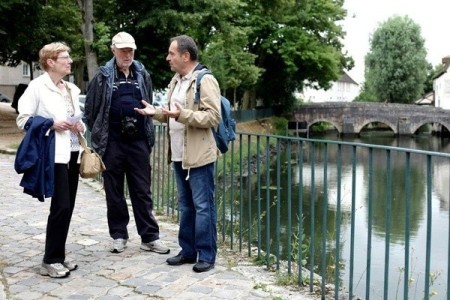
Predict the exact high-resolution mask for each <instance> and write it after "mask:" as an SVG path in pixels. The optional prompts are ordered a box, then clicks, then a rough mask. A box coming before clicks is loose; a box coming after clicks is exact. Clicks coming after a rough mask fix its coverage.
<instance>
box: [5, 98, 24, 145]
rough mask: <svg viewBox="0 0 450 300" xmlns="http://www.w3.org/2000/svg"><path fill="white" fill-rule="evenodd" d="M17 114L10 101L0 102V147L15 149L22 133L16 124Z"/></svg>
mask: <svg viewBox="0 0 450 300" xmlns="http://www.w3.org/2000/svg"><path fill="white" fill-rule="evenodd" d="M16 118H17V114H16V111H15V110H14V109H13V108H12V107H11V104H10V103H0V148H12V149H16V148H17V147H18V146H19V144H20V141H21V140H22V138H23V133H22V131H20V130H19V129H18V128H17V125H16Z"/></svg>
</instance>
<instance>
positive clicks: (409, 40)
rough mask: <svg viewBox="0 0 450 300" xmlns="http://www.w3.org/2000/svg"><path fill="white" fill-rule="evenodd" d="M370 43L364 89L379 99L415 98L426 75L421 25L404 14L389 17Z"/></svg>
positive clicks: (409, 101) (396, 100) (405, 101)
mask: <svg viewBox="0 0 450 300" xmlns="http://www.w3.org/2000/svg"><path fill="white" fill-rule="evenodd" d="M370 44H371V45H370V52H369V53H368V54H367V56H366V58H365V60H366V74H365V76H366V78H365V82H366V84H367V91H369V93H372V92H373V95H374V96H375V97H376V98H377V99H378V100H379V101H381V102H383V101H387V102H391V103H394V102H396V103H412V102H414V101H415V100H417V99H418V98H419V97H420V96H421V95H422V92H423V90H424V83H425V80H426V76H427V61H426V50H425V47H424V39H423V38H422V36H421V28H420V26H419V25H417V24H416V23H414V21H413V20H412V19H410V18H409V17H406V16H405V17H400V16H394V17H391V18H389V19H388V20H387V21H386V22H384V23H382V24H381V25H380V26H379V28H378V29H377V30H376V31H375V32H374V34H373V36H372V38H371V43H370ZM369 98H370V97H369Z"/></svg>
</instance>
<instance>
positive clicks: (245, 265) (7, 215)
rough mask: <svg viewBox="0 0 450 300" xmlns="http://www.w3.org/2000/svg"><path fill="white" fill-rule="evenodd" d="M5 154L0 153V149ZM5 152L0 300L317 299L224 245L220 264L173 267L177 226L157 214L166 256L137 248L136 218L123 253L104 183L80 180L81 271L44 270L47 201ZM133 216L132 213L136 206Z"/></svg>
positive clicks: (77, 244) (72, 235)
mask: <svg viewBox="0 0 450 300" xmlns="http://www.w3.org/2000/svg"><path fill="white" fill-rule="evenodd" d="M0 152H1V151H0ZM5 153H7V152H3V153H1V154H0V178H1V179H0V180H1V187H0V190H1V192H0V300H3V299H111V300H114V299H316V298H317V297H313V296H312V295H308V292H307V291H306V290H295V289H293V288H286V287H281V286H278V285H276V284H274V282H275V279H274V278H275V277H274V274H273V272H269V271H267V270H266V269H265V267H257V266H254V265H253V264H251V263H249V262H248V261H247V262H245V260H238V261H237V262H236V261H235V257H233V256H232V257H231V259H230V255H229V253H226V251H223V250H219V255H218V259H217V263H216V267H215V268H214V269H213V270H211V271H209V272H205V273H195V272H193V271H192V265H183V266H178V267H172V266H169V265H167V264H166V262H165V261H166V259H167V258H168V257H170V256H172V255H175V254H177V253H178V251H179V247H178V244H177V232H178V226H177V225H176V224H174V223H173V222H171V221H168V220H164V219H163V217H159V216H158V217H157V218H158V220H159V224H160V230H161V240H162V241H164V243H166V245H167V246H169V247H170V248H171V253H170V254H167V255H161V254H156V253H153V252H145V251H142V250H140V249H139V245H140V238H139V236H138V234H137V232H136V228H135V225H134V219H133V218H132V219H131V221H130V224H129V233H130V240H129V243H128V247H127V249H126V250H125V251H124V252H122V253H120V254H113V253H110V252H109V247H110V243H111V240H110V237H109V234H108V228H107V223H106V205H105V200H104V195H103V191H102V189H101V187H99V186H98V185H97V184H96V183H95V182H94V181H93V180H85V179H80V185H79V189H78V196H77V201H76V206H75V211H74V214H73V218H72V222H71V227H70V232H69V236H68V241H67V258H68V259H69V260H72V261H75V262H77V263H78V265H79V268H78V270H75V271H72V272H71V274H70V276H69V277H67V278H63V279H53V278H49V277H45V276H41V275H39V272H38V267H39V265H40V263H41V260H42V257H43V250H44V241H45V228H46V221H47V217H48V209H49V203H50V199H47V200H46V201H45V202H44V203H42V202H39V201H38V200H36V199H33V198H31V197H30V196H29V195H26V194H24V193H23V191H22V188H21V187H20V186H19V182H20V179H21V175H18V174H16V172H15V170H14V167H13V166H14V158H15V156H14V155H11V154H5ZM130 215H131V216H132V213H131V210H130Z"/></svg>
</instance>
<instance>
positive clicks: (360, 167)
mask: <svg viewBox="0 0 450 300" xmlns="http://www.w3.org/2000/svg"><path fill="white" fill-rule="evenodd" d="M155 132H156V136H157V138H156V140H157V141H156V144H155V147H154V149H153V152H152V167H153V172H152V187H151V188H152V195H153V201H154V204H155V207H156V209H157V210H158V211H160V212H163V213H164V214H166V215H168V216H172V217H174V218H177V217H178V206H177V196H176V185H175V180H174V175H173V170H172V168H171V165H170V164H169V163H168V162H167V157H166V153H167V143H168V138H167V129H166V127H165V126H162V125H155ZM449 158H450V155H449V154H447V153H440V152H431V151H421V150H413V149H406V148H398V147H388V146H380V145H370V144H361V143H349V142H338V141H329V140H315V139H304V138H293V137H285V136H274V135H262V134H250V133H238V135H237V139H236V141H234V142H233V143H232V145H231V149H230V150H229V151H228V152H227V153H226V154H224V155H222V156H221V157H220V159H219V160H218V161H217V163H216V168H215V177H216V178H215V180H216V189H215V192H216V204H217V216H218V232H219V239H220V240H221V247H229V248H230V249H235V250H238V251H240V252H242V251H246V252H247V255H248V256H249V257H253V258H254V259H255V261H257V262H262V263H264V264H265V265H267V266H268V267H275V268H276V269H277V270H278V271H279V272H280V274H287V276H289V277H291V278H292V279H293V280H295V282H296V284H298V285H308V286H309V288H310V291H311V292H312V291H313V290H314V289H315V288H317V287H320V290H321V297H322V298H323V299H324V298H325V295H329V293H330V291H327V289H329V285H331V286H333V291H332V294H333V296H334V298H335V299H342V297H344V298H347V299H348V298H349V299H353V298H357V297H359V298H358V299H362V298H364V299H410V298H411V299H414V298H416V299H429V298H430V297H433V296H434V295H435V293H437V295H438V296H437V298H439V299H450V298H449V297H450V296H449V293H448V286H449V283H450V279H449V278H450V277H449V273H450V271H449V270H450V264H449V260H448V257H449V255H450V254H449V253H450V252H449V248H450V238H449V229H450V225H449V224H450V222H449V217H448V215H449V214H448V196H449V195H448V194H447V195H444V196H446V197H444V198H445V201H447V210H446V212H444V213H443V215H444V221H442V220H441V219H440V222H441V223H439V224H436V223H434V222H433V221H434V220H433V218H434V213H433V211H434V210H436V209H438V208H437V207H436V204H435V200H434V199H435V198H436V195H434V194H435V191H434V189H436V188H435V187H433V176H436V174H435V173H436V172H437V171H436V170H437V169H436V168H439V170H450V164H449V162H450V160H449ZM444 173H445V172H444ZM448 173H450V171H447V175H448ZM422 179H423V180H422ZM447 183H450V182H447ZM447 186H448V185H447ZM447 193H448V190H447ZM422 195H423V197H422ZM442 201H444V200H441V202H442ZM445 201H444V202H445ZM361 203H362V204H361ZM443 206H445V205H443ZM362 207H363V208H362ZM422 212H423V214H422ZM440 215H442V213H440ZM445 216H447V218H446V219H445ZM399 224H400V225H399ZM419 224H422V225H420V226H422V227H420V228H423V229H418V226H419ZM436 227H437V228H441V229H442V228H444V230H441V231H435V229H437V228H436ZM362 228H363V229H362ZM422 231H423V232H424V236H425V240H422V241H419V238H418V236H419V235H420V232H422ZM439 232H440V233H439ZM442 232H444V233H445V234H443V235H442ZM439 234H441V235H440V236H438V239H439V240H440V244H438V245H435V244H433V243H434V242H435V241H436V235H439ZM413 243H419V246H416V244H414V245H413ZM422 244H423V245H424V249H423V251H422V252H420V253H419V251H417V249H418V248H421V246H420V245H422ZM442 245H443V246H442ZM398 249H402V250H401V251H399V250H398ZM413 251H414V253H412V252H413ZM435 251H440V252H444V253H445V255H444V260H443V261H439V262H437V263H436V262H435V261H434V260H433V257H435V254H434V253H435ZM398 257H401V259H398ZM445 258H446V259H445ZM399 261H400V262H399ZM422 262H423V264H422ZM436 265H440V266H442V268H440V269H439V270H434V268H436ZM394 266H397V267H396V269H394V270H393V268H394ZM436 272H439V274H440V275H439V276H436ZM436 277H438V278H436ZM361 282H364V283H363V284H362V283H361ZM413 282H414V283H413ZM436 289H438V292H436ZM377 290H378V291H381V290H382V292H380V293H376V291H377Z"/></svg>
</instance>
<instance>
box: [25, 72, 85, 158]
mask: <svg viewBox="0 0 450 300" xmlns="http://www.w3.org/2000/svg"><path fill="white" fill-rule="evenodd" d="M65 83H66V84H67V87H68V89H69V92H70V94H71V96H72V100H73V105H74V109H75V115H76V116H77V115H80V114H81V110H80V106H79V103H78V96H79V94H80V89H79V88H78V87H77V86H76V85H74V84H73V83H70V82H65ZM18 109H19V116H18V117H17V119H16V123H17V126H18V127H19V129H22V130H24V127H25V124H26V123H27V121H28V119H29V118H30V117H34V116H41V117H44V118H49V119H53V121H59V120H66V119H67V108H66V102H65V100H64V96H63V94H62V93H61V91H60V90H59V89H58V88H57V87H56V85H55V84H54V83H53V81H52V80H51V78H50V76H49V75H48V73H47V72H45V73H44V74H42V75H41V76H39V77H37V78H36V79H33V80H32V81H31V82H30V84H29V85H28V87H27V89H26V90H25V92H24V93H23V95H22V96H21V97H20V99H19V104H18ZM83 126H84V124H83ZM84 128H86V127H85V126H84ZM70 151H71V148H70V131H68V130H66V131H63V132H61V131H56V132H55V163H63V164H66V163H68V162H69V160H70ZM80 153H81V151H80ZM78 159H79V158H78Z"/></svg>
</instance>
